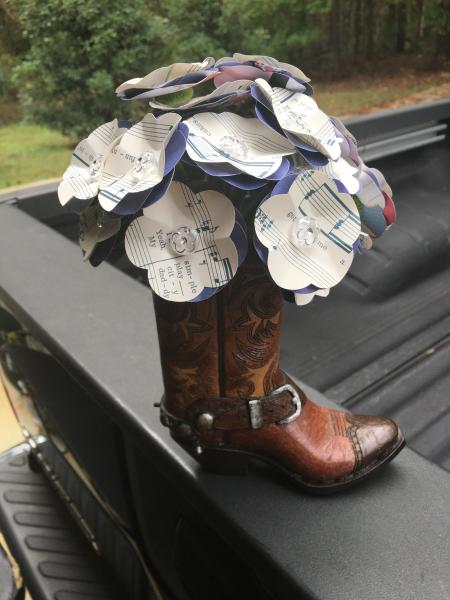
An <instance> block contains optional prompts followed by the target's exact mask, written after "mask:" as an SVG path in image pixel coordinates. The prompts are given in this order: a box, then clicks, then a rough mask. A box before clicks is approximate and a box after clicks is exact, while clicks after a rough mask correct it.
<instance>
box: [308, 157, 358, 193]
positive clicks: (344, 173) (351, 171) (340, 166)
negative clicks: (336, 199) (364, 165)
mask: <svg viewBox="0 0 450 600" xmlns="http://www.w3.org/2000/svg"><path fill="white" fill-rule="evenodd" d="M315 169H316V170H317V171H322V172H323V173H325V174H326V175H328V177H331V179H337V180H338V181H340V182H341V183H342V185H343V186H344V187H345V189H346V190H347V192H348V193H349V194H356V193H357V192H358V191H359V181H358V177H357V176H358V169H356V168H355V167H352V166H351V165H350V164H349V163H348V162H347V161H346V160H344V159H343V158H342V157H339V158H338V159H337V160H329V161H328V163H327V164H326V165H324V166H323V167H315Z"/></svg>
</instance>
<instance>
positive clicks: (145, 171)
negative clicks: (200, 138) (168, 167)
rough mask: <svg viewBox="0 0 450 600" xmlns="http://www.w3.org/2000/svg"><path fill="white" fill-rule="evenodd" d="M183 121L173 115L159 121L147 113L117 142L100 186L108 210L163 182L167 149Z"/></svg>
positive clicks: (105, 207) (102, 202)
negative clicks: (177, 127) (130, 196)
mask: <svg viewBox="0 0 450 600" xmlns="http://www.w3.org/2000/svg"><path fill="white" fill-rule="evenodd" d="M180 120H181V117H180V116H179V115H177V114H173V113H171V114H166V115H162V116H161V117H159V118H156V117H155V116H154V115H153V114H151V113H148V114H147V115H145V117H144V118H143V119H142V121H139V123H136V125H133V127H131V128H130V129H128V130H127V131H126V133H125V134H124V135H123V136H122V138H120V139H119V140H118V141H117V142H116V145H115V146H114V147H113V148H112V149H111V151H110V152H109V154H108V156H107V157H106V160H105V164H104V167H103V171H102V175H101V179H100V184H99V189H100V193H99V196H98V199H99V202H100V204H101V206H102V207H103V208H104V209H105V210H107V211H111V210H113V209H114V208H115V207H116V206H117V204H118V203H119V202H120V201H121V200H122V199H123V198H124V197H125V196H126V195H127V194H130V193H137V192H143V191H144V190H148V189H150V188H152V187H154V186H155V185H157V184H158V183H159V182H160V181H161V180H162V178H163V176H164V163H165V152H164V150H165V148H166V146H167V144H168V142H169V140H170V138H171V137H172V135H173V133H174V131H175V127H176V125H177V124H178V123H179V121H180Z"/></svg>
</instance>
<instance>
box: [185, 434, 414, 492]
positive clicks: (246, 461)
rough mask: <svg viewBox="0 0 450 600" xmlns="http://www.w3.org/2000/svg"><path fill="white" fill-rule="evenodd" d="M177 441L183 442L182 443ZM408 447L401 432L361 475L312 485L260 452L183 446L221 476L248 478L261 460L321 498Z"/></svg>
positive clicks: (348, 485)
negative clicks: (199, 450)
mask: <svg viewBox="0 0 450 600" xmlns="http://www.w3.org/2000/svg"><path fill="white" fill-rule="evenodd" d="M174 439H175V438H174ZM176 441H177V442H178V443H180V442H179V441H178V440H176ZM405 445H406V442H405V438H404V437H403V434H402V433H399V436H398V438H397V441H396V443H395V445H394V447H393V448H392V449H391V450H390V451H389V452H387V453H385V454H384V455H381V456H379V457H378V458H377V459H376V460H374V461H373V462H372V463H370V464H368V465H366V466H365V467H364V468H363V469H360V470H359V471H358V472H356V473H352V474H351V475H347V476H346V477H343V478H341V479H334V480H332V481H326V482H311V481H307V480H305V479H303V478H302V477H300V475H297V474H296V473H294V472H292V471H289V469H286V467H284V466H283V465H281V464H280V463H279V462H278V461H276V460H274V459H272V458H269V457H268V456H264V455H262V454H258V453H256V452H248V451H246V450H232V449H228V448H203V449H202V452H201V453H200V454H198V453H197V452H195V450H194V449H193V448H192V447H190V446H186V445H185V444H181V446H182V447H183V448H184V449H185V450H186V451H187V452H188V453H189V454H190V455H191V456H193V457H194V458H195V460H196V461H197V462H199V463H200V465H201V466H202V467H203V468H204V469H205V470H206V471H208V472H210V473H215V474H218V475H246V474H247V473H248V471H249V469H250V467H251V463H252V462H253V461H260V462H263V463H265V464H268V465H270V466H271V467H273V468H274V469H276V470H277V471H279V472H281V473H282V474H283V475H284V476H286V477H288V478H289V479H290V481H292V482H293V483H294V484H295V486H296V487H298V488H300V489H301V490H302V491H305V492H308V493H310V494H317V495H327V494H333V493H335V492H339V491H341V490H345V489H347V488H349V487H351V486H353V485H354V484H355V483H357V482H359V481H362V480H365V479H367V477H369V476H370V475H371V474H372V473H374V472H375V471H378V469H379V468H380V467H381V466H382V465H384V464H387V463H388V462H390V461H391V460H392V459H393V458H395V457H396V456H397V454H399V452H400V451H401V450H402V449H403V448H404V447H405Z"/></svg>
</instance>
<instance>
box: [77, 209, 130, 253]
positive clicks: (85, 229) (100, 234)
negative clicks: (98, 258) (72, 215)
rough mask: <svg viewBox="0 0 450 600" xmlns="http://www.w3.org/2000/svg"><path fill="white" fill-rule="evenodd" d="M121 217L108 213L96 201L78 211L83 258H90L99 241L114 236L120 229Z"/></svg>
mask: <svg viewBox="0 0 450 600" xmlns="http://www.w3.org/2000/svg"><path fill="white" fill-rule="evenodd" d="M120 226H121V219H120V218H119V217H116V216H114V215H108V214H107V213H105V211H104V210H103V209H102V207H101V206H100V205H99V204H98V203H97V202H95V203H93V204H91V205H90V206H88V207H87V208H85V209H84V210H83V211H82V212H81V213H80V248H81V250H82V252H83V260H90V259H91V257H92V255H93V254H94V252H95V250H96V248H98V246H99V244H100V243H101V242H105V241H106V240H109V239H111V238H114V237H115V236H116V235H117V234H118V233H119V231H120Z"/></svg>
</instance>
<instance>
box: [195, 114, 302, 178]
mask: <svg viewBox="0 0 450 600" xmlns="http://www.w3.org/2000/svg"><path fill="white" fill-rule="evenodd" d="M185 123H186V125H187V126H188V127H189V137H188V140H187V147H186V149H187V153H188V155H189V157H190V158H191V159H192V160H193V161H195V162H200V163H215V164H218V163H224V162H226V163H229V164H231V165H232V166H234V167H235V168H236V172H237V173H238V172H242V173H247V174H248V175H252V176H253V177H257V178H260V179H261V178H264V177H269V176H270V175H272V174H273V173H274V172H275V171H276V170H277V169H278V168H279V167H280V165H281V161H282V158H283V156H286V155H290V154H294V153H295V151H296V150H295V148H294V146H293V145H292V144H291V143H290V142H288V141H287V140H286V139H285V138H284V137H283V136H281V135H279V134H278V133H276V132H275V131H273V130H271V129H270V128H269V127H267V126H266V125H264V124H263V123H261V122H260V121H259V120H258V119H256V118H248V119H245V118H244V117H240V116H239V115H235V114H233V113H229V112H223V113H219V114H216V113H200V114H198V115H195V116H193V117H191V118H189V119H187V120H186V121H185Z"/></svg>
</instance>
